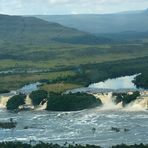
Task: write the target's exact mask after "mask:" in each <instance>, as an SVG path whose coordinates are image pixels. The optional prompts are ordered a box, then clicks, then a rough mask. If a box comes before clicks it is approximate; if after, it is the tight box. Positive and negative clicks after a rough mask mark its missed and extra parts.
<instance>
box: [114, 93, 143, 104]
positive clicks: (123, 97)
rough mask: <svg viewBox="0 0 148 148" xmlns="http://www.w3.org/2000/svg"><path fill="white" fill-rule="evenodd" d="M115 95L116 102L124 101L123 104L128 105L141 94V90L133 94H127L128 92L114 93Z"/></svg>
mask: <svg viewBox="0 0 148 148" xmlns="http://www.w3.org/2000/svg"><path fill="white" fill-rule="evenodd" d="M113 96H116V99H115V102H116V103H120V102H123V105H124V106H125V105H127V104H129V103H131V102H132V101H135V100H136V99H137V97H139V96H140V92H139V91H135V92H133V94H127V93H113Z"/></svg>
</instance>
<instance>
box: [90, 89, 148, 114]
mask: <svg viewBox="0 0 148 148" xmlns="http://www.w3.org/2000/svg"><path fill="white" fill-rule="evenodd" d="M93 95H94V96H95V97H96V98H98V99H100V100H101V102H102V104H103V106H102V108H101V110H113V109H123V110H126V111H143V110H146V109H148V95H145V94H144V93H143V92H141V96H140V97H139V98H137V99H136V100H134V101H133V102H131V103H129V104H127V105H126V106H125V107H123V102H119V103H118V104H116V103H115V101H114V100H115V96H113V95H112V93H111V92H110V93H97V94H93Z"/></svg>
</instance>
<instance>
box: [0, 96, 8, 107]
mask: <svg viewBox="0 0 148 148" xmlns="http://www.w3.org/2000/svg"><path fill="white" fill-rule="evenodd" d="M9 99H10V96H0V107H1V108H5V107H6V104H7V102H8V100H9Z"/></svg>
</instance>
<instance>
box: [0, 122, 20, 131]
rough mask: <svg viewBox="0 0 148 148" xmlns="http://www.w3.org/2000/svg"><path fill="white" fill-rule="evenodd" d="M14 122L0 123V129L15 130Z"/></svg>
mask: <svg viewBox="0 0 148 148" xmlns="http://www.w3.org/2000/svg"><path fill="white" fill-rule="evenodd" d="M16 124H17V123H16V122H13V121H11V122H0V128H3V129H12V128H15V127H16Z"/></svg>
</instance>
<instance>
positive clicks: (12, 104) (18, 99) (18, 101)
mask: <svg viewBox="0 0 148 148" xmlns="http://www.w3.org/2000/svg"><path fill="white" fill-rule="evenodd" d="M25 98H26V95H24V94H19V95H16V96H13V97H12V98H10V99H9V100H8V102H7V105H6V107H7V109H8V110H17V109H18V108H19V106H20V105H24V104H25Z"/></svg>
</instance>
